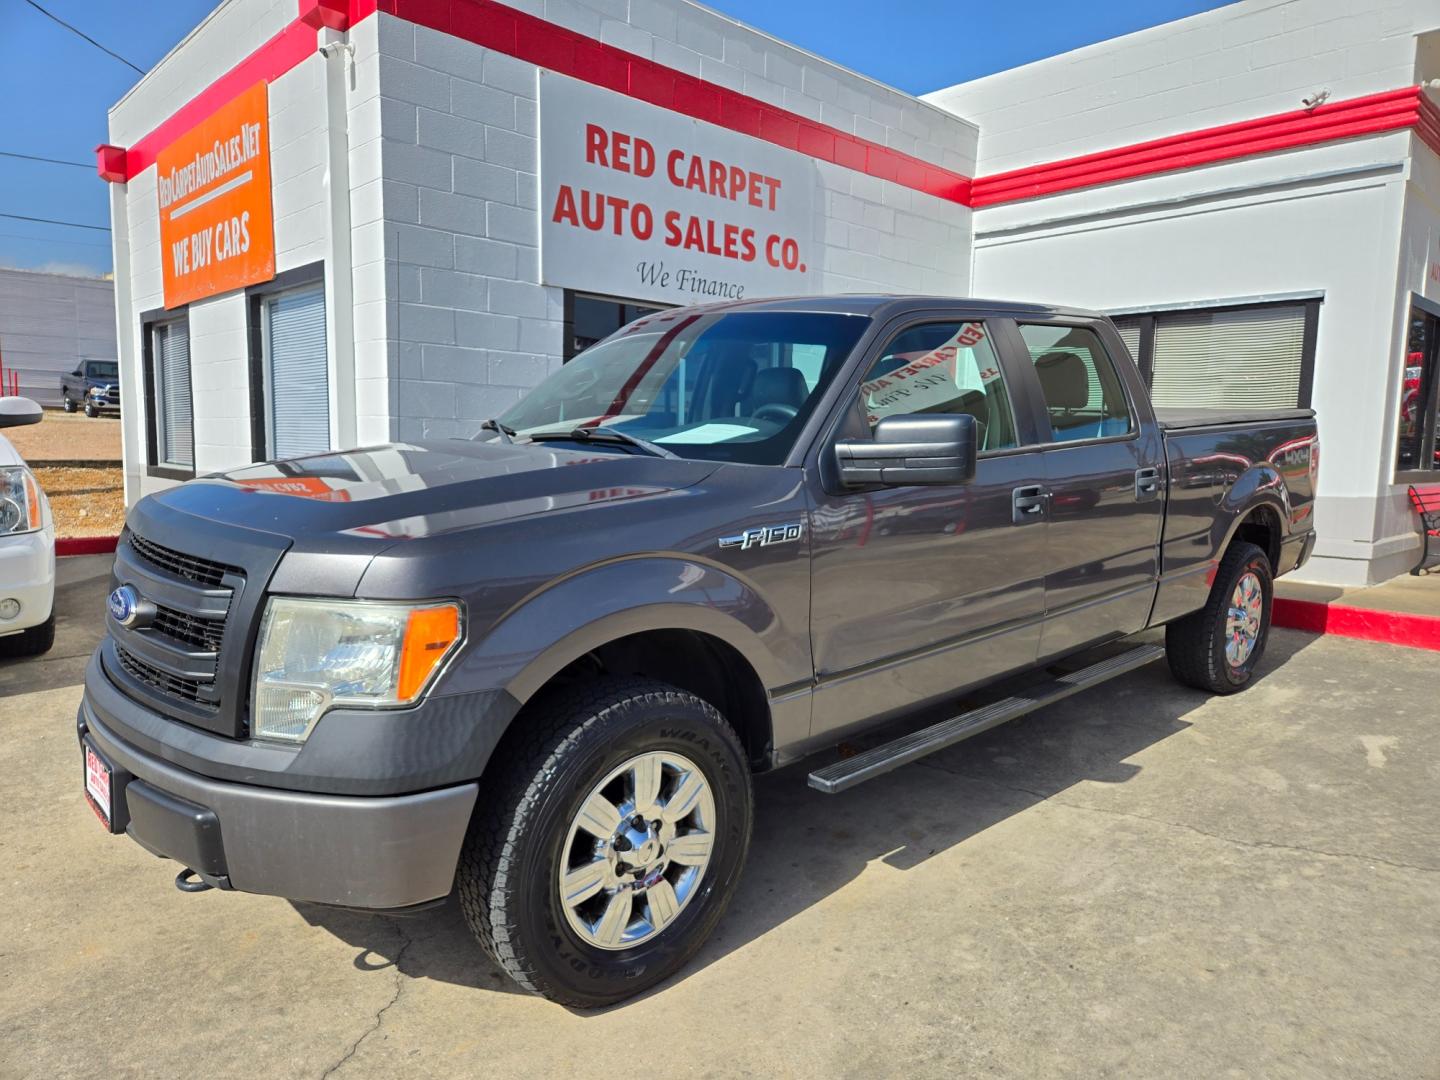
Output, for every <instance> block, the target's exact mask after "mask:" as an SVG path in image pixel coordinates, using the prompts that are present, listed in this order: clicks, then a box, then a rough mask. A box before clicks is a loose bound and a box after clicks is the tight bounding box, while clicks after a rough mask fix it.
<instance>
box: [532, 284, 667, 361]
mask: <svg viewBox="0 0 1440 1080" xmlns="http://www.w3.org/2000/svg"><path fill="white" fill-rule="evenodd" d="M577 299H583V300H598V301H600V302H601V303H604V304H618V305H620V306H621V307H640V308H645V309H647V310H646V312H645V314H649V313H651V312H654V311H667V310H669V309H670V308H674V307H678V306H679V305H677V304H664V303H660V302H659V301H655V300H637V299H635V298H634V297H633V296H606V295H604V294H603V293H592V292H585V291H584V290H583V289H566V290H565V291H564V297H563V300H562V310H561V330H560V333H561V335H562V341H561V342H560V360H561V362H562V363H566V364H568V363H569V362H570V361H571V360H573V359H575V357H577V356H579V355H580V354H581V353H582V352H584V351H585V350H584V349H577V348H575V301H576V300H577ZM636 318H637V319H638V318H644V315H637V316H636ZM633 321H634V320H633V319H632V320H631V322H633ZM628 325H629V323H622V324H621V326H628ZM601 340H603V339H601ZM586 348H589V346H586Z"/></svg>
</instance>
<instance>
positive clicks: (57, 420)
mask: <svg viewBox="0 0 1440 1080" xmlns="http://www.w3.org/2000/svg"><path fill="white" fill-rule="evenodd" d="M5 437H6V438H7V439H9V440H10V442H11V443H13V444H14V446H15V449H16V450H18V451H20V454H21V456H22V457H24V458H25V460H26V461H56V460H61V461H80V460H84V461H119V460H120V418H119V417H118V416H97V417H95V418H94V419H91V418H90V417H88V416H86V415H85V414H84V413H64V412H61V411H60V410H58V409H46V410H45V419H44V420H41V421H40V423H38V424H34V425H31V426H30V427H19V428H7V429H6V431H5ZM117 482H118V481H117Z"/></svg>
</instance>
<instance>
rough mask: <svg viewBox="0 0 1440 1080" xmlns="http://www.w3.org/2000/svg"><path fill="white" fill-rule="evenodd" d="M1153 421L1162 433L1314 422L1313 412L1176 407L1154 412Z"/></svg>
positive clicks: (1157, 409)
mask: <svg viewBox="0 0 1440 1080" xmlns="http://www.w3.org/2000/svg"><path fill="white" fill-rule="evenodd" d="M1155 419H1156V421H1157V422H1158V423H1159V424H1160V427H1161V429H1162V430H1165V431H1184V430H1186V429H1189V428H1203V427H1218V426H1221V425H1224V424H1262V423H1266V422H1269V421H1291V422H1294V421H1297V420H1298V421H1304V420H1314V419H1315V410H1314V409H1224V408H1199V407H1195V406H1175V407H1171V408H1160V407H1158V406H1157V407H1156V409H1155Z"/></svg>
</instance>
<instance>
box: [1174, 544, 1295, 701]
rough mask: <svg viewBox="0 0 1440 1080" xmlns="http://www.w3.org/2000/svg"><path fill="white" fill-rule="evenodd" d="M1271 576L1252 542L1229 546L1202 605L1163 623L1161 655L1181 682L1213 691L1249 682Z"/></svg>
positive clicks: (1263, 635) (1264, 634) (1262, 637)
mask: <svg viewBox="0 0 1440 1080" xmlns="http://www.w3.org/2000/svg"><path fill="white" fill-rule="evenodd" d="M1274 591H1275V577H1274V572H1273V571H1272V570H1271V568H1270V557H1269V556H1268V555H1266V554H1265V552H1264V551H1263V550H1262V549H1260V548H1258V547H1256V546H1255V545H1254V544H1247V543H1244V542H1241V541H1237V542H1236V543H1234V544H1232V545H1230V550H1229V551H1227V552H1226V553H1225V557H1224V558H1223V559H1221V560H1220V569H1219V570H1218V571H1217V572H1216V574H1215V584H1214V585H1212V586H1211V588H1210V598H1209V600H1207V601H1206V603H1205V606H1204V607H1203V608H1201V609H1200V610H1199V611H1196V612H1194V613H1193V614H1190V615H1187V616H1185V617H1184V618H1183V619H1177V620H1176V621H1175V622H1172V623H1171V624H1170V625H1169V626H1167V627H1165V658H1166V659H1167V660H1168V661H1169V662H1170V671H1171V673H1172V674H1173V675H1174V676H1175V678H1176V679H1178V680H1179V681H1180V682H1182V683H1184V684H1185V685H1187V686H1193V687H1195V688H1197V689H1199V690H1209V691H1210V692H1211V693H1214V694H1233V693H1235V691H1237V690H1243V689H1244V688H1245V687H1246V686H1248V685H1249V683H1250V680H1251V678H1252V677H1253V676H1254V674H1255V668H1256V666H1257V665H1258V664H1259V663H1260V657H1261V656H1263V655H1264V653H1265V641H1266V639H1267V638H1268V637H1269V634H1270V609H1271V606H1272V604H1273V601H1274Z"/></svg>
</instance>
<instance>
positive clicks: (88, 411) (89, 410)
mask: <svg viewBox="0 0 1440 1080" xmlns="http://www.w3.org/2000/svg"><path fill="white" fill-rule="evenodd" d="M85 415H86V416H88V417H90V419H91V420H94V419H95V417H97V416H99V415H100V410H99V409H97V408H96V407H95V406H94V405H86V406H85Z"/></svg>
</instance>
